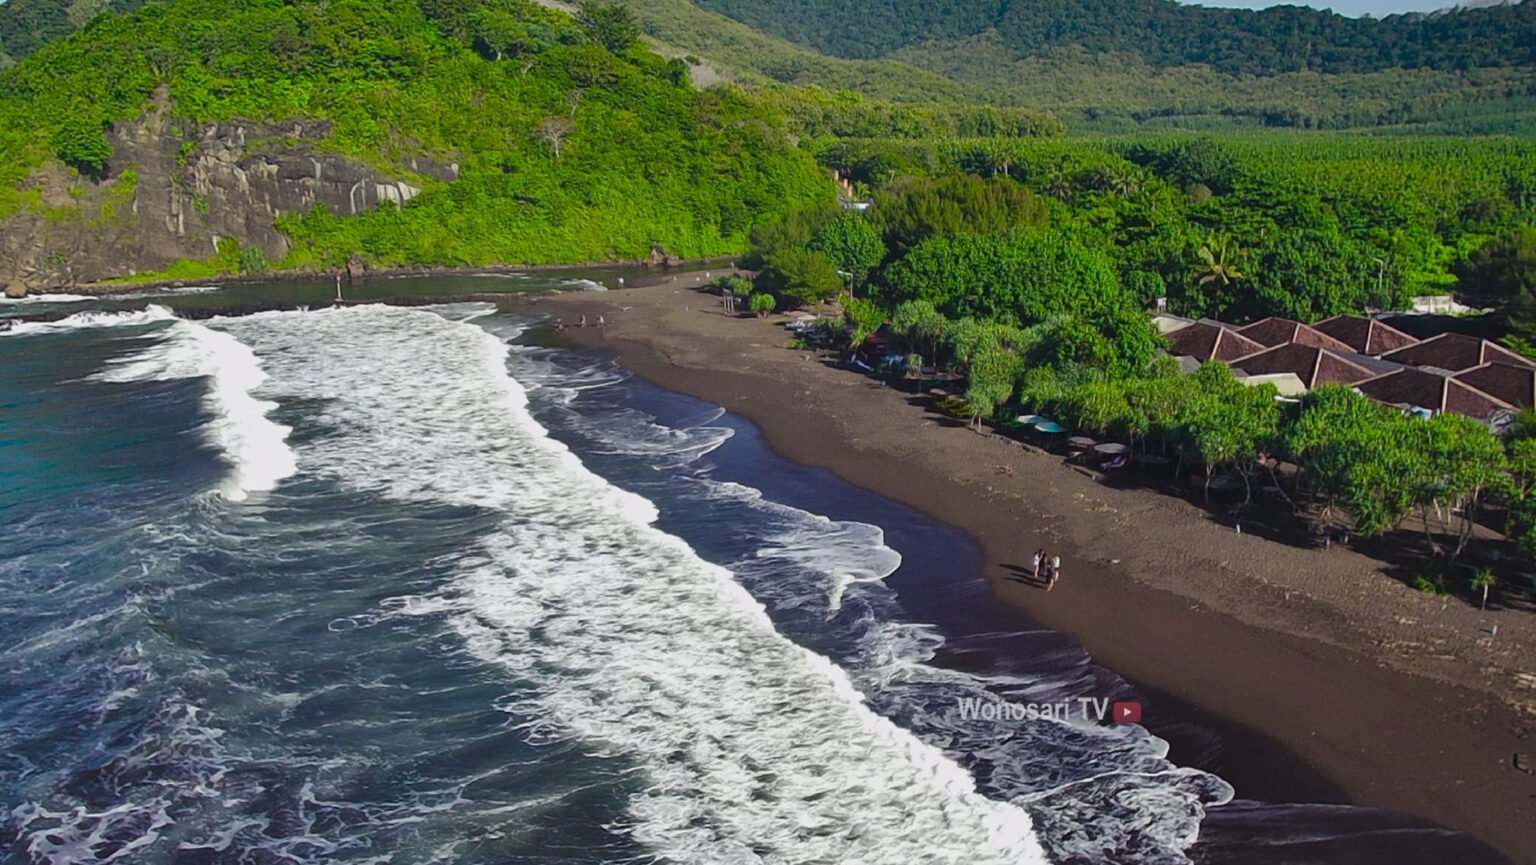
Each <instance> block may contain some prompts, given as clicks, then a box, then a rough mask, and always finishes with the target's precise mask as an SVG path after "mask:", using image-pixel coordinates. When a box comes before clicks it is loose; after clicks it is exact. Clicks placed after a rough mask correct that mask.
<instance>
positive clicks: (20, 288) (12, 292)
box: [5, 283, 27, 298]
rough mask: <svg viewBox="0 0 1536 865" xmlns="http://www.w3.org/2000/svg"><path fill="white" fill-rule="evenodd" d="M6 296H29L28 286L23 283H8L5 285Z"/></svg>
mask: <svg viewBox="0 0 1536 865" xmlns="http://www.w3.org/2000/svg"><path fill="white" fill-rule="evenodd" d="M5 296H6V297H12V298H15V297H26V296H27V287H26V286H25V285H22V284H21V283H14V284H12V285H7V286H6V287H5Z"/></svg>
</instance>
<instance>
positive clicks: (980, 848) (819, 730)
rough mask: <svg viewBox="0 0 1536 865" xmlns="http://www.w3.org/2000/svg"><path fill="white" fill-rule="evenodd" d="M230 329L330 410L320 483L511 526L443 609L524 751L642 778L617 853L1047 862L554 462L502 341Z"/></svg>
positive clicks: (951, 769)
mask: <svg viewBox="0 0 1536 865" xmlns="http://www.w3.org/2000/svg"><path fill="white" fill-rule="evenodd" d="M223 326H225V327H227V328H228V329H229V330H230V331H231V332H232V333H234V334H235V335H237V336H239V337H240V338H241V340H242V341H244V342H246V343H247V344H249V345H251V346H253V347H254V349H255V350H256V351H257V352H258V353H259V354H260V356H261V357H262V358H263V361H264V362H265V363H266V365H267V368H268V370H269V372H270V373H271V376H272V377H271V379H270V380H269V381H268V382H267V383H265V384H264V385H263V386H262V388H261V391H260V392H261V393H263V394H264V395H269V396H291V397H294V398H301V399H305V400H312V401H314V404H317V405H322V406H323V408H320V409H318V410H317V411H318V412H319V419H320V420H321V422H322V423H323V424H324V425H326V426H328V427H330V428H331V430H332V432H331V433H328V434H322V435H319V436H317V437H315V438H314V439H313V440H310V441H307V442H306V443H305V444H304V445H303V446H302V447H301V454H302V455H303V457H304V462H305V464H306V465H309V466H313V467H314V470H315V471H316V472H319V473H323V474H325V475H328V476H331V477H333V478H334V479H336V480H337V481H338V482H340V483H342V484H343V485H345V486H347V487H349V488H351V489H354V490H356V491H357V492H358V493H360V494H370V493H372V494H382V495H386V496H389V497H393V498H398V499H405V500H410V501H424V502H445V503H453V504H458V505H470V506H478V507H482V508H487V509H491V510H492V511H494V512H496V513H498V514H500V515H501V516H502V518H503V521H502V530H501V531H500V532H499V533H498V534H497V535H495V536H493V537H492V538H490V539H489V540H488V541H487V542H486V543H485V544H484V546H483V549H481V550H480V551H479V552H478V554H477V556H476V557H475V559H474V560H473V561H466V562H465V563H463V565H462V566H461V567H462V570H461V571H460V577H459V581H458V584H457V587H456V594H455V595H453V596H452V597H451V598H448V599H446V600H447V601H449V602H451V603H452V604H453V605H454V606H455V607H456V609H457V610H458V612H457V613H456V614H455V615H454V621H455V624H456V627H457V628H458V629H459V630H460V632H461V633H462V634H463V635H464V637H465V639H466V641H467V643H468V645H469V647H470V649H471V651H472V652H473V653H474V654H476V655H477V656H479V657H481V658H484V659H486V660H488V661H492V662H494V663H496V664H498V665H500V666H501V667H503V668H504V669H505V670H506V671H507V672H508V674H509V675H510V676H512V677H513V678H514V679H515V680H516V687H515V688H514V689H513V690H512V693H511V694H510V695H509V696H508V698H507V700H506V701H505V704H506V707H507V708H509V709H512V710H515V711H516V712H517V714H518V715H519V716H521V717H525V718H527V717H533V718H537V719H539V721H538V723H537V725H536V727H535V728H534V729H531V730H530V731H529V732H530V735H533V736H535V737H550V736H552V737H560V738H571V737H575V738H576V739H578V740H580V741H582V742H584V743H587V746H588V747H590V748H593V749H598V750H601V751H604V752H608V753H612V754H615V755H620V756H622V757H624V758H626V759H628V760H630V761H633V762H634V763H635V764H636V765H637V766H638V767H639V770H640V771H641V773H642V776H643V779H644V780H643V781H642V782H641V783H640V786H639V788H638V789H637V790H636V791H635V792H634V793H633V794H632V798H631V800H630V802H629V817H630V819H629V820H628V821H626V823H625V824H624V825H623V826H618V827H614V828H615V830H616V831H625V832H628V833H631V834H632V835H633V837H635V838H636V839H637V840H640V841H641V842H643V843H645V844H647V845H648V846H650V847H651V848H652V849H653V850H654V851H655V852H656V854H657V855H658V856H659V857H661V858H663V859H665V860H667V861H673V862H682V863H711V865H713V863H736V862H743V863H744V862H762V863H804V862H813V861H814V862H846V863H866V865H873V863H883V862H890V863H903V865H905V863H912V862H925V863H926V862H938V863H945V862H962V861H963V862H977V863H988V862H998V863H1001V862H1008V863H1030V862H1043V861H1044V857H1043V852H1042V851H1041V849H1040V846H1039V844H1038V843H1037V842H1036V840H1035V838H1034V835H1033V831H1032V829H1031V826H1030V820H1029V817H1028V815H1027V814H1026V813H1025V812H1024V811H1023V810H1022V809H1021V808H1018V807H1016V806H1013V805H1009V804H1005V803H1001V802H994V801H990V800H988V799H986V798H985V797H983V796H981V795H980V794H979V793H977V792H976V789H975V785H974V782H973V780H972V778H971V776H970V774H969V773H968V772H966V771H965V770H963V769H962V768H961V767H959V766H958V765H956V764H955V763H954V762H952V761H950V760H948V759H946V758H945V757H944V756H943V754H942V753H941V752H940V751H939V750H938V749H936V748H933V747H930V746H928V745H925V744H923V743H922V742H920V741H919V740H918V739H916V738H915V737H914V736H912V735H911V734H910V733H908V732H906V731H905V730H903V729H901V728H900V727H898V726H896V725H895V724H893V723H891V722H890V721H888V720H886V719H884V718H882V717H880V716H878V715H876V714H875V713H874V712H872V711H871V710H870V709H869V708H868V707H867V706H866V705H865V704H864V700H863V697H862V696H861V695H860V694H859V692H858V691H857V690H856V689H855V688H854V686H853V684H852V682H851V681H850V680H849V678H848V676H847V675H846V674H845V673H844V672H843V671H842V670H841V669H839V668H838V667H837V666H835V665H834V664H832V663H831V662H830V661H828V660H827V659H825V658H822V657H820V656H818V655H815V654H813V653H811V652H809V651H807V650H805V649H803V648H800V647H799V646H796V645H795V644H794V643H792V642H790V641H789V640H787V639H785V638H784V637H782V636H781V635H780V634H778V633H777V632H776V631H775V630H774V628H773V626H772V624H771V622H770V621H769V620H768V617H767V616H766V614H765V612H764V610H763V608H762V607H761V606H760V605H759V604H758V603H757V602H756V601H755V600H753V598H752V597H751V596H750V595H749V594H747V592H746V591H745V590H744V589H742V588H741V586H740V585H738V584H737V582H736V580H735V579H734V578H733V576H732V574H731V573H730V572H728V571H726V570H725V569H723V568H719V567H716V566H712V565H710V564H708V563H706V562H704V561H702V560H701V559H699V558H698V556H697V555H695V554H694V553H693V551H692V550H691V549H690V548H689V547H688V546H687V545H686V544H685V543H684V542H682V541H681V540H680V539H678V538H675V537H673V536H670V535H667V534H665V533H663V532H661V531H659V530H657V529H655V528H654V527H652V526H651V525H650V523H651V522H652V521H653V520H654V519H655V516H656V511H655V508H654V506H652V505H651V504H650V503H649V502H648V501H646V500H645V499H643V498H640V497H638V496H634V495H631V494H629V493H626V492H623V491H621V490H618V489H616V488H614V487H613V486H612V485H610V484H608V483H607V482H605V481H603V480H602V479H601V478H599V477H597V476H595V475H593V474H591V473H590V472H589V471H587V470H586V469H585V468H584V467H583V466H582V465H581V463H580V462H579V460H577V459H576V457H575V456H574V455H573V454H571V453H570V452H569V450H567V449H566V448H565V447H563V446H562V445H560V444H558V443H556V442H554V441H552V440H550V439H549V438H548V437H547V435H546V433H545V431H544V430H543V428H542V427H540V426H539V425H538V424H537V423H536V422H535V421H534V420H533V419H532V417H531V416H530V415H529V413H528V411H527V408H526V404H525V394H524V392H523V389H522V388H521V387H520V386H519V385H518V384H517V383H516V382H514V381H513V380H512V379H511V378H509V377H508V376H507V374H506V367H505V354H506V347H505V346H504V345H503V344H501V342H500V341H499V340H496V339H495V338H494V337H491V336H488V335H487V334H485V333H484V332H482V331H480V330H479V329H477V328H475V327H473V326H467V325H462V324H455V323H452V322H447V321H444V320H443V319H441V318H439V317H437V316H434V315H431V314H430V313H426V312H422V311H419V310H404V309H391V308H383V307H362V308H351V309H338V310H327V311H321V312H313V313H303V314H299V313H271V314H262V315H259V316H254V317H249V318H245V319H240V320H236V321H231V322H229V323H227V325H223ZM423 395H430V398H428V399H423V398H422V397H423ZM786 549H787V548H786ZM427 607H428V608H430V609H436V607H435V606H434V605H427ZM410 609H411V607H410V606H402V607H401V608H399V610H398V612H399V613H400V614H409V612H410Z"/></svg>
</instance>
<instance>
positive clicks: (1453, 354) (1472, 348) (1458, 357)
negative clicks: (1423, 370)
mask: <svg viewBox="0 0 1536 865" xmlns="http://www.w3.org/2000/svg"><path fill="white" fill-rule="evenodd" d="M1382 358H1383V359H1384V360H1391V361H1396V362H1398V363H1406V364H1409V365H1411V366H1433V367H1437V368H1439V369H1443V370H1448V371H1450V372H1461V371H1463V370H1469V369H1471V368H1472V367H1474V366H1482V365H1483V364H1485V363H1503V364H1509V365H1510V366H1536V364H1532V363H1531V362H1530V361H1528V360H1526V359H1525V358H1523V357H1521V356H1520V355H1518V354H1516V353H1514V352H1512V351H1510V350H1509V349H1507V348H1505V347H1504V346H1502V345H1499V344H1498V343H1494V342H1489V341H1488V340H1486V339H1478V338H1477V337H1475V336H1467V335H1466V334H1463V333H1442V334H1440V335H1439V336H1434V337H1430V338H1429V339H1426V340H1424V341H1423V342H1420V343H1415V344H1413V345H1410V346H1408V347H1406V348H1400V349H1398V350H1397V351H1391V352H1387V353H1386V354H1384V355H1382Z"/></svg>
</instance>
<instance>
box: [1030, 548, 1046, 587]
mask: <svg viewBox="0 0 1536 865" xmlns="http://www.w3.org/2000/svg"><path fill="white" fill-rule="evenodd" d="M1043 564H1045V548H1044V547H1041V548H1040V549H1038V550H1035V557H1034V558H1032V559H1030V560H1029V575H1030V576H1031V577H1034V578H1035V579H1037V580H1038V579H1040V566H1041V565H1043Z"/></svg>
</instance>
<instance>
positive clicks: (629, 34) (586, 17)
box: [576, 0, 640, 54]
mask: <svg viewBox="0 0 1536 865" xmlns="http://www.w3.org/2000/svg"><path fill="white" fill-rule="evenodd" d="M576 20H577V21H578V22H580V24H581V26H582V28H583V29H585V30H586V31H587V35H588V36H590V37H592V41H594V42H596V43H597V44H599V45H601V46H603V47H604V48H607V49H608V50H609V51H612V52H613V53H615V54H618V53H620V52H622V51H627V50H629V48H630V47H631V46H633V45H634V44H635V43H636V42H638V41H639V40H640V25H638V24H636V23H635V15H634V13H633V12H631V11H629V7H628V6H626V5H624V4H623V3H604V2H600V0H582V3H581V5H580V6H579V7H577V10H576Z"/></svg>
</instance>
